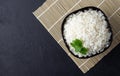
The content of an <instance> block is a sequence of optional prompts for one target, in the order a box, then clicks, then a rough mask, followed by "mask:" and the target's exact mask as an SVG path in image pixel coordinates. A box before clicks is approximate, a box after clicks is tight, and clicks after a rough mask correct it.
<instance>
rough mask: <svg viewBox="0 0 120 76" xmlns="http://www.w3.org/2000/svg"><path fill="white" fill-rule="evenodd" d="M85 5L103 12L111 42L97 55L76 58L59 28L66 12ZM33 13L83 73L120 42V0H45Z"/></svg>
mask: <svg viewBox="0 0 120 76" xmlns="http://www.w3.org/2000/svg"><path fill="white" fill-rule="evenodd" d="M86 6H96V7H99V8H100V9H102V10H103V11H104V12H105V14H106V15H107V16H108V18H109V21H110V24H111V27H112V31H113V42H112V44H111V46H110V47H109V49H107V50H106V51H105V52H103V53H101V54H99V55H97V56H94V57H92V58H88V59H78V58H76V57H74V56H73V55H72V54H71V53H70V52H69V51H68V49H67V48H66V46H65V44H64V42H63V39H62V35H61V30H60V29H61V23H62V21H63V19H64V18H65V16H66V15H67V14H69V13H70V12H72V11H75V10H77V9H80V8H82V7H86ZM33 14H34V15H35V17H36V18H37V19H38V20H39V21H40V22H41V23H42V24H43V26H44V27H45V28H46V30H47V31H48V32H49V33H50V34H51V35H52V37H53V38H54V39H55V40H56V41H57V42H58V44H59V45H60V46H61V47H62V48H63V49H64V51H65V52H66V53H67V54H68V56H69V57H70V58H71V59H72V60H73V61H74V62H75V64H76V65H77V66H78V67H79V68H80V70H81V71H82V72H83V73H86V72H87V71H89V70H90V69H91V68H92V67H94V66H95V64H96V63H98V62H99V61H100V60H101V59H102V58H103V57H104V56H105V55H107V54H108V53H109V52H110V51H111V50H112V49H113V48H114V47H115V46H117V45H118V44H119V43H120V0H46V2H45V3H44V4H43V5H42V6H40V7H39V8H38V9H37V10H36V11H34V12H33Z"/></svg>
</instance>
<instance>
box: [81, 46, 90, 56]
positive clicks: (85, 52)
mask: <svg viewBox="0 0 120 76" xmlns="http://www.w3.org/2000/svg"><path fill="white" fill-rule="evenodd" d="M87 52H88V49H87V48H85V47H83V48H82V49H81V50H80V53H81V54H84V55H85V54H87Z"/></svg>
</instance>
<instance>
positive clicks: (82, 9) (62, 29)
mask: <svg viewBox="0 0 120 76" xmlns="http://www.w3.org/2000/svg"><path fill="white" fill-rule="evenodd" d="M89 9H92V10H96V11H101V12H102V13H103V15H104V17H105V20H106V22H107V25H108V26H107V28H108V29H109V31H110V32H111V37H110V39H109V42H110V44H109V46H108V47H105V48H104V50H103V51H102V52H104V51H105V50H107V49H108V48H109V47H110V45H111V43H112V40H113V34H112V29H111V26H110V23H109V21H108V18H107V16H106V15H105V13H104V12H103V11H102V10H101V9H99V8H97V7H94V6H89V7H84V8H81V9H78V10H76V11H74V12H72V13H69V14H68V15H67V16H66V17H65V18H64V20H63V22H62V26H61V32H62V37H63V40H64V43H65V45H66V47H67V48H68V50H69V51H70V47H69V46H68V44H67V42H66V39H65V37H64V33H63V31H64V24H65V23H66V20H67V18H68V17H69V16H70V15H72V14H76V13H78V12H79V11H82V12H84V11H85V10H89ZM102 52H99V53H96V54H94V55H91V56H86V57H79V56H78V55H74V54H73V53H72V52H71V51H70V53H71V54H72V55H74V56H75V57H77V58H80V59H85V58H90V57H93V56H96V55H98V54H100V53H102Z"/></svg>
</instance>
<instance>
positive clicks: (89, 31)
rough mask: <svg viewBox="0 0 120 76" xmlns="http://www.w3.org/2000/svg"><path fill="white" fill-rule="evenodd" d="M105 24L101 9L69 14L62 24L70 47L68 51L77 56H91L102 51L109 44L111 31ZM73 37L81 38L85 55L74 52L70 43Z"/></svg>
mask: <svg viewBox="0 0 120 76" xmlns="http://www.w3.org/2000/svg"><path fill="white" fill-rule="evenodd" d="M107 26H108V25H107V22H106V21H105V17H104V15H103V13H102V12H101V11H95V10H92V9H89V10H86V11H84V12H78V13H76V14H72V15H70V16H69V17H68V18H67V21H66V23H65V24H64V37H65V39H66V42H67V44H68V46H69V47H70V51H71V52H73V54H75V55H78V56H79V57H86V56H91V55H94V54H96V53H99V52H102V51H103V50H104V48H105V47H108V46H109V44H110V43H109V39H110V36H111V32H109V28H107ZM75 39H82V40H83V46H84V47H86V48H88V52H87V54H86V55H83V54H81V53H79V52H75V49H74V48H73V47H72V46H71V45H70V43H71V42H72V41H73V40H75Z"/></svg>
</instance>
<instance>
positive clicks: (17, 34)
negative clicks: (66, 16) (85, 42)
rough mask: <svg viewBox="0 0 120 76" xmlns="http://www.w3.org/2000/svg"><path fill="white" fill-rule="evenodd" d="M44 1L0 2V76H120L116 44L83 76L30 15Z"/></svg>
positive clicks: (3, 0) (119, 59)
mask: <svg viewBox="0 0 120 76" xmlns="http://www.w3.org/2000/svg"><path fill="white" fill-rule="evenodd" d="M44 1H45V0H0V76H120V44H119V45H118V46H117V47H116V48H115V49H113V50H112V52H110V53H109V54H108V55H107V56H105V57H104V58H103V59H102V60H101V61H100V62H99V63H98V64H97V65H96V66H95V67H94V68H92V69H91V70H90V71H89V72H87V73H86V74H83V73H82V72H81V71H80V70H79V69H78V67H77V66H76V65H75V63H74V62H73V61H72V60H71V59H70V58H69V57H68V56H67V54H66V53H65V52H64V51H63V49H62V48H61V47H60V46H59V45H58V44H57V43H56V42H55V40H54V39H53V38H52V37H51V35H50V34H49V33H48V32H47V31H46V30H45V28H44V27H43V26H42V25H41V23H39V21H38V20H37V19H36V18H35V17H34V15H33V14H32V12H33V11H34V10H36V9H37V8H38V7H39V6H40V5H42V3H43V2H44Z"/></svg>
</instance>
